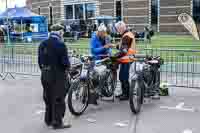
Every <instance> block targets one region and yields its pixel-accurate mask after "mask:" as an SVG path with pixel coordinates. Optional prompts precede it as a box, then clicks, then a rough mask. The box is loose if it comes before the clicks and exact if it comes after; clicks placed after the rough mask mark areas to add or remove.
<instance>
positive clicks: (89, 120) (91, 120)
mask: <svg viewBox="0 0 200 133" xmlns="http://www.w3.org/2000/svg"><path fill="white" fill-rule="evenodd" d="M86 120H87V121H88V122H89V123H95V122H97V120H95V119H92V118H88V119H86Z"/></svg>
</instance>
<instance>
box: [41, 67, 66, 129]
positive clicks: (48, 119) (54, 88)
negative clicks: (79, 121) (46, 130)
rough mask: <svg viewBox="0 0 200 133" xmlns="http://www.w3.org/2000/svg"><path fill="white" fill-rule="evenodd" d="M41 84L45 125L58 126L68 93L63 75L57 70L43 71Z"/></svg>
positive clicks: (60, 122)
mask: <svg viewBox="0 0 200 133" xmlns="http://www.w3.org/2000/svg"><path fill="white" fill-rule="evenodd" d="M41 82H42V86H43V99H44V102H45V119H44V120H45V123H46V124H48V125H49V124H52V125H55V126H57V125H60V124H62V119H63V117H64V114H65V109H66V104H65V97H66V94H67V91H68V88H66V86H65V82H66V78H65V73H64V72H62V71H58V70H55V71H51V70H50V71H49V70H48V71H47V70H43V71H42V76H41Z"/></svg>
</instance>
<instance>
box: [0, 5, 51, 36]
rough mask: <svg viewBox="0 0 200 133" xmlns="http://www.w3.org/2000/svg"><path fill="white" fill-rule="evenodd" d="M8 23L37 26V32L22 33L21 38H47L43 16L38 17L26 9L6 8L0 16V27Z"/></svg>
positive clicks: (46, 28)
mask: <svg viewBox="0 0 200 133" xmlns="http://www.w3.org/2000/svg"><path fill="white" fill-rule="evenodd" d="M7 20H9V22H16V23H23V24H38V32H34V33H29V32H27V33H26V32H25V33H23V36H33V35H36V36H46V37H47V36H48V25H47V20H46V17H45V16H40V15H38V14H35V13H33V12H31V11H30V10H29V9H28V8H26V7H15V8H8V9H7V10H6V11H5V12H3V13H2V14H0V25H1V24H2V25H3V24H6V23H7Z"/></svg>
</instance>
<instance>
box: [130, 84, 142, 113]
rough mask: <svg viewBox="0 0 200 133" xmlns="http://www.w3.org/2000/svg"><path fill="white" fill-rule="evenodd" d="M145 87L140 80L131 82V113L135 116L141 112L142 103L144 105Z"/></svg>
mask: <svg viewBox="0 0 200 133" xmlns="http://www.w3.org/2000/svg"><path fill="white" fill-rule="evenodd" d="M143 97H144V92H143V87H142V86H141V83H140V81H139V80H133V81H131V85H130V92H129V104H130V108H131V111H132V112H133V113H134V114H138V113H139V112H140V110H141V107H142V103H143Z"/></svg>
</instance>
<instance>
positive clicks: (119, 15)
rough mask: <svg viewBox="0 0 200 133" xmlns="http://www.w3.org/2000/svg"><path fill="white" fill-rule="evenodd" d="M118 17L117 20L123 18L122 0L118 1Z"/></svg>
mask: <svg viewBox="0 0 200 133" xmlns="http://www.w3.org/2000/svg"><path fill="white" fill-rule="evenodd" d="M116 17H117V20H118V21H120V20H121V19H122V18H121V17H122V6H121V1H116Z"/></svg>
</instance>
